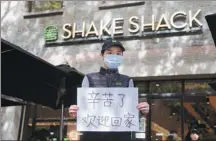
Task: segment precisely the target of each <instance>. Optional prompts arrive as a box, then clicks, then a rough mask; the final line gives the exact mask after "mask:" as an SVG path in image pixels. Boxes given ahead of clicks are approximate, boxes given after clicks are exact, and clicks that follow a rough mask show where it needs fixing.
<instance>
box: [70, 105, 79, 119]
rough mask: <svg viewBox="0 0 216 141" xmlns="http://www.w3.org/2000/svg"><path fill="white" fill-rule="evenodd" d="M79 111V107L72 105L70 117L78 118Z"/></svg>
mask: <svg viewBox="0 0 216 141" xmlns="http://www.w3.org/2000/svg"><path fill="white" fill-rule="evenodd" d="M78 109H79V108H78V107H77V105H71V106H70V108H69V115H70V116H72V117H75V118H76V117H77V111H78Z"/></svg>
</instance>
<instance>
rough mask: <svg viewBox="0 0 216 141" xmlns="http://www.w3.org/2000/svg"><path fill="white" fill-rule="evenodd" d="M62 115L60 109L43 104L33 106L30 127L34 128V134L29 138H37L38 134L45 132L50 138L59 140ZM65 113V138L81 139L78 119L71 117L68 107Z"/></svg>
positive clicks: (29, 121)
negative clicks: (77, 127)
mask: <svg viewBox="0 0 216 141" xmlns="http://www.w3.org/2000/svg"><path fill="white" fill-rule="evenodd" d="M35 108H36V109H35ZM34 111H35V113H34ZM60 115H61V110H60V109H58V110H54V109H51V108H48V107H44V106H41V105H36V106H31V109H30V117H29V120H28V126H29V127H30V128H29V129H32V128H34V129H33V133H32V136H29V138H31V139H32V138H36V137H37V135H38V134H40V133H44V134H46V135H47V136H49V138H50V139H52V140H57V139H58V136H59V129H60ZM64 115H65V116H64V131H63V132H64V134H63V135H64V138H65V140H76V141H77V140H79V132H77V131H76V120H75V119H73V118H71V117H69V115H68V108H66V109H65V111H64ZM34 121H35V122H34ZM33 125H34V127H33Z"/></svg>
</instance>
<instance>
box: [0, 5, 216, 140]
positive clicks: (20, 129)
mask: <svg viewBox="0 0 216 141" xmlns="http://www.w3.org/2000/svg"><path fill="white" fill-rule="evenodd" d="M215 6H216V2H214V1H46V2H44V1H1V37H2V38H3V39H5V40H7V41H9V42H11V43H13V44H16V45H18V46H20V47H22V48H23V49H25V50H27V51H29V52H30V53H32V54H34V55H36V56H38V57H40V58H42V59H44V60H46V61H48V62H50V63H52V64H54V65H59V64H65V63H67V64H69V65H70V66H71V67H74V68H76V69H77V70H78V71H80V72H82V73H83V74H87V73H91V72H96V71H98V70H99V68H100V66H101V65H102V60H101V56H100V50H101V46H102V44H103V40H106V39H108V38H114V39H116V40H119V41H121V42H122V44H123V45H124V47H125V48H126V51H125V52H124V63H123V64H122V65H121V66H120V67H119V71H120V73H123V74H126V75H128V76H130V77H132V78H133V80H134V84H135V86H136V87H138V88H139V95H140V96H139V99H140V101H142V99H143V98H147V100H148V102H149V104H150V112H149V114H148V116H147V118H146V119H145V121H144V122H142V124H141V127H140V132H136V133H133V136H132V138H133V139H134V140H148V141H150V140H152V141H153V140H167V138H168V137H169V136H171V135H175V138H176V140H184V138H185V137H186V135H187V133H188V131H189V129H190V128H191V127H196V128H198V129H199V130H200V132H201V134H202V136H203V137H204V138H207V137H208V138H210V139H215V138H216V136H215V133H216V121H215V119H216V91H214V90H213V89H212V88H211V87H210V86H209V85H208V83H209V82H212V81H216V47H215V45H214V41H213V39H212V36H211V32H210V30H209V27H208V25H207V22H206V20H205V16H206V15H209V14H213V13H216V9H215ZM71 104H73V103H71ZM67 111H68V108H66V109H65V128H64V136H65V140H79V138H80V136H81V134H80V133H79V132H77V131H76V120H75V119H73V118H71V117H69V115H68V113H67ZM60 113H61V112H60V110H53V109H50V108H48V107H43V106H42V105H37V104H35V105H28V106H14V107H6V108H3V110H2V115H1V117H2V131H3V133H2V135H1V137H2V139H3V140H29V138H31V135H32V134H33V133H35V131H38V130H41V129H46V130H47V131H49V133H50V134H51V137H52V139H53V140H55V139H56V138H58V132H59V124H60ZM8 131H10V132H8Z"/></svg>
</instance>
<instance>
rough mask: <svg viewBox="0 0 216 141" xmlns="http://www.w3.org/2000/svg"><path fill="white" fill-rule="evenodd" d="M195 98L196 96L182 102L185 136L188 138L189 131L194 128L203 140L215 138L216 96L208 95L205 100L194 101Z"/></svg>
mask: <svg viewBox="0 0 216 141" xmlns="http://www.w3.org/2000/svg"><path fill="white" fill-rule="evenodd" d="M204 98H205V97H204ZM195 99H196V96H194V99H191V100H190V101H186V102H184V119H185V124H186V125H185V127H186V128H185V138H190V134H189V132H190V131H191V130H192V129H194V128H195V129H196V130H198V131H199V132H200V137H202V138H203V140H215V139H216V135H215V133H216V123H215V119H216V112H215V111H216V96H208V97H207V99H208V100H207V101H205V102H194V101H195Z"/></svg>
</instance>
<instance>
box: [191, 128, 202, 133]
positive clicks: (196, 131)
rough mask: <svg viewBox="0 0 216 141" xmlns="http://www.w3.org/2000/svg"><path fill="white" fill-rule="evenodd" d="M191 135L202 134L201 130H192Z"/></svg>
mask: <svg viewBox="0 0 216 141" xmlns="http://www.w3.org/2000/svg"><path fill="white" fill-rule="evenodd" d="M191 133H192V134H199V133H200V132H199V130H197V129H192V130H191Z"/></svg>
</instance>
